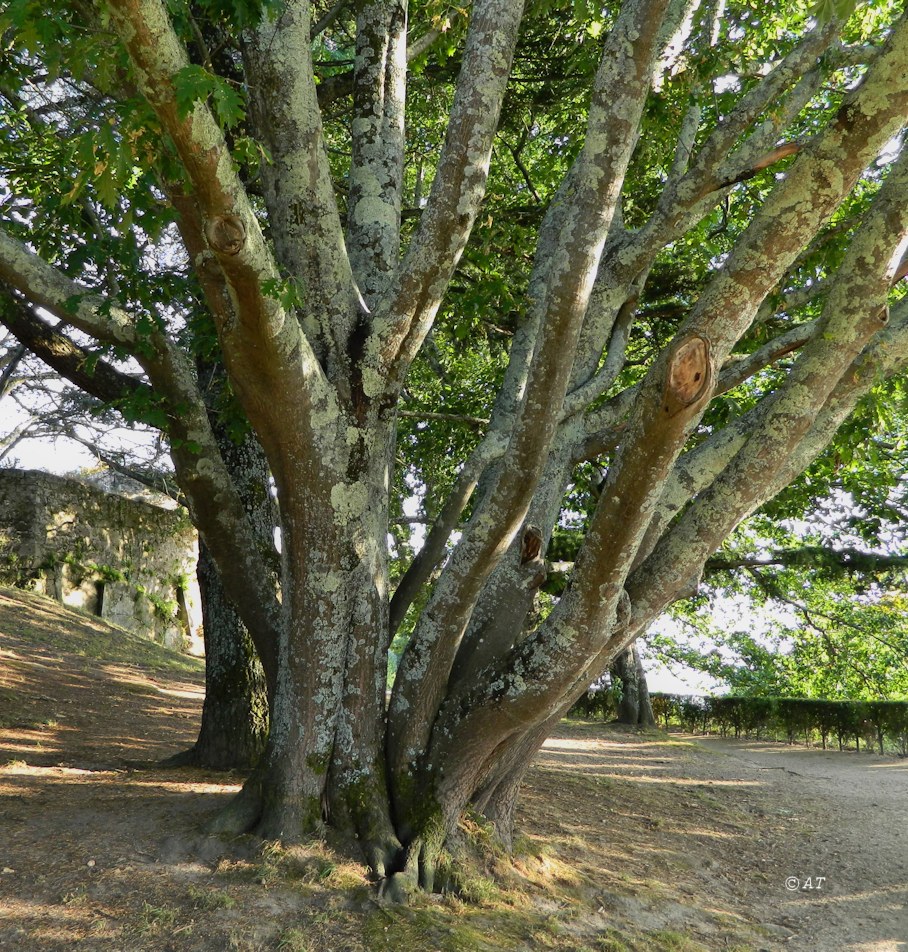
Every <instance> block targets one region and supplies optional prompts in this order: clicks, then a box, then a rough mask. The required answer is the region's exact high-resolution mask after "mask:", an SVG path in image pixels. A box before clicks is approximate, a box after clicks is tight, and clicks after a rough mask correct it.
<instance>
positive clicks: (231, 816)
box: [205, 779, 264, 835]
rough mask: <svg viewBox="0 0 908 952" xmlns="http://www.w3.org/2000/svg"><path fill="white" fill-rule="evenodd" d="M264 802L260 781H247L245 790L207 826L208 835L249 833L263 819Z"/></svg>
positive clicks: (244, 786)
mask: <svg viewBox="0 0 908 952" xmlns="http://www.w3.org/2000/svg"><path fill="white" fill-rule="evenodd" d="M263 805H264V800H263V796H262V785H261V782H260V781H254V780H252V779H250V780H248V781H246V783H245V784H244V785H243V789H242V790H240V792H239V793H238V794H237V795H236V796H235V797H234V798H233V799H232V800H231V801H230V803H228V804H227V806H226V807H224V809H223V810H220V811H219V812H218V813H217V814H215V816H214V817H213V818H212V819H211V821H210V822H209V823H208V824H207V825H206V827H205V831H206V832H207V833H213V834H214V833H220V834H224V833H226V834H228V835H238V834H240V833H248V832H249V831H250V830H251V829H252V828H253V827H254V826H255V825H256V824H257V823H258V822H259V820H260V819H261V816H262V808H263Z"/></svg>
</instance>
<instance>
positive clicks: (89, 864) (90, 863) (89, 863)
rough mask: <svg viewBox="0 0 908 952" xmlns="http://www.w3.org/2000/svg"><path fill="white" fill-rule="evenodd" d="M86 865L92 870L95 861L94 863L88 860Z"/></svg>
mask: <svg viewBox="0 0 908 952" xmlns="http://www.w3.org/2000/svg"><path fill="white" fill-rule="evenodd" d="M86 865H87V866H88V867H89V868H91V869H94V866H95V861H94V860H93V859H90V860H89V861H88V862H87V863H86Z"/></svg>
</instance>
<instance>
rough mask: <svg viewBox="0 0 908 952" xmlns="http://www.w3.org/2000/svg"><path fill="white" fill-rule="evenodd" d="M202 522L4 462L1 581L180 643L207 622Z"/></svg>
mask: <svg viewBox="0 0 908 952" xmlns="http://www.w3.org/2000/svg"><path fill="white" fill-rule="evenodd" d="M196 558H197V543H196V535H195V531H194V529H193V528H192V526H191V525H190V523H189V521H188V519H187V518H186V516H185V514H184V513H183V511H182V510H180V509H173V510H168V509H164V508H161V507H160V506H156V505H151V504H150V503H148V502H143V501H140V500H136V499H130V498H126V497H125V496H121V495H115V494H112V493H108V492H105V491H103V490H101V489H97V488H95V487H94V486H90V485H87V484H85V483H82V482H79V481H76V480H73V479H66V478H64V477H61V476H53V475H50V474H49V473H42V472H38V471H33V470H13V469H5V470H0V581H2V582H4V583H5V584H8V585H17V586H19V587H20V588H28V589H30V590H32V591H36V592H40V593H42V594H45V595H49V596H51V597H52V598H55V599H56V600H57V601H59V602H62V603H63V604H65V605H70V606H72V607H74V608H80V609H82V610H84V611H88V612H91V613H92V614H95V615H99V616H100V617H101V618H105V619H107V620H108V621H111V622H113V623H115V624H117V625H121V626H122V627H124V628H128V629H130V630H132V631H135V632H137V633H138V634H142V635H145V636H147V637H150V638H154V640H156V641H159V642H161V643H163V644H166V645H168V646H170V647H173V648H179V649H183V648H186V647H188V646H189V641H190V638H191V637H192V636H193V635H195V634H196V633H197V629H198V627H199V623H200V619H199V610H198V604H199V600H198V589H197V585H196V579H195V569H196Z"/></svg>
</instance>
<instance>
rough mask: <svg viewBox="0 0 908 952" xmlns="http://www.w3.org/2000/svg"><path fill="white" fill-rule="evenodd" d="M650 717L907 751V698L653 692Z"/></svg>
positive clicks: (693, 726)
mask: <svg viewBox="0 0 908 952" xmlns="http://www.w3.org/2000/svg"><path fill="white" fill-rule="evenodd" d="M652 702H653V712H654V713H655V715H656V719H657V720H658V721H659V722H661V723H662V724H664V726H665V728H666V729H668V728H669V726H671V725H672V724H674V725H680V726H681V727H683V728H684V729H685V730H689V731H699V732H701V733H710V732H714V731H715V732H719V733H721V734H722V736H723V737H724V736H726V735H727V734H729V733H732V734H734V736H735V737H740V736H750V737H774V738H779V737H782V738H784V739H786V740H787V741H788V743H793V742H794V741H795V740H796V739H800V738H803V739H805V740H806V741H808V742H809V741H811V740H813V739H818V740H819V741H820V742H821V744H822V746H823V749H824V750H825V749H826V745H827V742H828V740H829V738H830V737H833V738H835V739H836V741H837V743H838V746H839V750H842V749H843V747H844V745H845V744H846V743H850V742H854V743H855V744H856V745H857V747H858V749H860V746H861V743H862V742H863V743H864V744H865V746H866V747H868V748H872V747H873V746H874V745H876V746H877V748H878V749H879V752H880V753H881V754H883V753H885V752H887V751H892V750H895V751H896V752H898V753H899V754H901V755H902V756H905V755H906V752H908V702H906V701H826V700H806V699H804V698H786V697H775V698H768V697H767V698H751V697H735V696H727V697H693V696H689V695H681V694H653V695H652Z"/></svg>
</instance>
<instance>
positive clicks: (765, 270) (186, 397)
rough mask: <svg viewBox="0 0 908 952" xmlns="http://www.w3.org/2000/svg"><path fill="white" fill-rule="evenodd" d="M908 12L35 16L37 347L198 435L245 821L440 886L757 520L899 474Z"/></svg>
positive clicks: (718, 3) (23, 23)
mask: <svg viewBox="0 0 908 952" xmlns="http://www.w3.org/2000/svg"><path fill="white" fill-rule="evenodd" d="M898 6H899V5H898V4H896V3H894V2H885V0H879V2H868V3H859V4H855V3H854V2H843V0H824V2H822V3H820V4H817V5H810V4H807V3H803V2H799V3H791V2H774V0H766V2H762V3H760V4H755V3H752V2H744V0H740V2H736V0H727V2H725V0H705V2H704V0H624V2H623V3H617V2H615V3H611V2H608V3H602V4H601V5H596V4H588V3H585V2H579V3H576V4H574V6H573V7H572V8H571V9H570V10H565V9H564V8H562V7H559V6H557V5H550V4H547V3H538V4H530V5H528V6H527V7H526V9H524V4H523V3H522V0H477V2H476V3H474V4H472V5H471V6H470V7H468V8H466V9H460V8H448V7H447V6H446V5H438V4H434V3H431V2H430V3H414V4H412V5H410V6H409V8H408V6H407V4H406V2H405V0H359V2H353V3H344V2H339V3H337V4H335V5H333V6H331V7H330V8H325V7H321V6H319V5H313V4H311V3H308V2H304V0H267V2H257V0H234V2H233V3H230V4H221V3H210V2H186V0H170V2H167V3H165V2H163V0H111V2H108V3H106V4H104V3H101V4H98V5H97V6H94V5H90V4H87V3H82V2H79V0H73V2H65V0H63V2H58V3H55V4H54V12H55V16H52V17H51V16H47V10H46V5H39V4H37V3H34V2H32V0H14V2H11V3H8V4H7V5H6V8H5V11H4V13H3V14H2V21H0V26H2V31H3V34H2V35H3V38H4V47H3V52H2V60H0V103H2V108H3V118H4V123H3V131H2V136H0V182H2V189H3V192H2V199H3V202H2V220H0V290H2V295H0V321H2V322H3V324H4V325H5V326H6V327H7V328H8V329H9V330H10V331H11V332H12V333H13V334H14V335H15V336H16V338H17V339H18V340H19V341H21V342H22V344H23V345H25V347H27V348H29V349H30V350H32V351H33V352H34V353H35V354H37V355H38V356H39V357H40V358H41V359H42V360H44V361H46V362H47V364H49V365H50V366H51V367H54V368H55V369H56V370H57V371H59V372H60V373H61V374H62V375H64V376H65V377H67V378H69V379H70V380H72V381H73V382H74V383H75V384H76V386H77V387H79V388H81V389H83V390H85V391H86V392H88V393H89V394H91V395H93V396H94V397H95V398H96V399H97V400H100V401H102V402H103V405H104V407H106V408H113V409H115V410H116V411H118V412H119V413H121V414H122V415H123V416H124V417H125V418H126V419H131V420H135V421H141V422H142V423H144V424H147V425H150V426H153V427H156V428H158V429H160V431H161V432H162V434H163V436H164V438H165V439H166V442H167V446H168V448H169V452H170V456H171V460H172V463H173V468H174V478H175V480H176V482H177V483H178V485H179V488H180V491H181V493H182V495H183V497H184V498H185V500H186V502H187V505H188V507H189V509H190V512H191V514H192V517H193V520H194V522H195V524H196V525H197V527H198V529H199V531H200V533H201V535H202V537H203V539H204V541H205V544H206V547H207V549H208V550H209V551H210V553H211V556H212V557H213V559H214V562H215V563H216V565H217V568H218V572H219V574H220V576H221V578H222V579H223V582H224V585H225V589H226V591H227V592H228V593H229V596H230V598H231V599H232V601H233V603H234V605H235V607H236V609H237V611H238V613H239V615H240V617H241V618H242V620H243V622H244V623H245V625H246V627H247V629H248V631H249V633H250V635H251V637H252V639H253V641H254V643H255V646H256V649H257V651H258V653H259V655H260V657H261V660H262V663H263V665H264V669H265V674H266V680H267V682H268V690H269V699H270V709H271V730H270V735H269V739H268V745H267V749H266V752H265V755H264V757H263V759H262V762H261V764H260V765H259V767H258V768H257V769H256V770H255V771H254V772H253V774H252V775H251V777H250V779H249V780H248V782H247V783H246V785H245V787H244V789H243V792H242V793H241V794H240V795H239V796H238V798H237V800H236V801H235V802H234V803H233V804H232V806H231V807H230V808H229V809H228V810H227V811H226V812H225V813H224V814H223V815H222V817H221V818H220V819H219V820H218V821H217V822H218V823H219V824H220V825H221V827H222V828H227V829H243V830H245V829H251V828H256V829H258V830H259V831H260V832H262V833H263V834H265V835H281V836H284V837H288V838H292V837H294V836H297V835H299V834H300V833H301V832H303V831H305V830H309V829H312V828H319V826H320V824H321V823H322V822H323V821H324V820H326V819H327V820H328V821H330V822H331V823H332V824H333V825H335V826H337V827H338V828H340V829H344V830H348V831H350V832H351V833H354V834H355V835H356V837H357V838H358V839H359V842H360V844H361V845H362V847H363V849H364V851H365V854H366V856H367V858H368V860H369V862H370V863H371V865H372V867H373V869H374V870H375V872H376V875H377V876H378V877H380V878H382V880H383V882H384V883H386V884H387V885H388V888H390V889H391V890H392V892H394V893H396V892H397V891H398V890H404V891H405V890H406V889H407V888H409V887H410V885H412V884H413V883H414V882H417V881H418V882H420V883H421V884H422V885H423V886H426V887H431V885H432V881H433V869H434V857H435V856H436V855H437V851H438V849H439V847H440V844H441V843H442V842H443V841H444V840H445V838H446V837H447V835H448V834H449V833H450V831H451V829H452V828H453V826H454V824H456V822H457V819H458V817H459V816H460V815H461V813H462V811H463V810H464V809H465V808H466V807H467V806H468V805H469V804H472V805H473V806H474V807H475V808H476V809H478V810H479V811H480V812H482V813H484V814H485V816H487V817H488V818H489V819H490V820H491V821H492V822H493V823H494V824H495V825H496V828H497V829H498V831H499V833H500V834H501V835H502V836H503V837H504V838H505V839H508V838H509V836H510V830H511V824H512V821H513V806H514V800H515V797H516V794H517V790H518V788H519V783H520V778H521V776H522V773H523V770H524V769H525V767H526V764H527V763H528V761H529V759H530V758H531V757H532V755H533V753H534V752H535V750H536V749H537V748H538V746H539V744H540V743H541V742H542V740H543V739H544V738H545V736H546V734H547V732H548V731H549V730H550V729H551V727H552V725H553V724H554V723H555V722H556V721H557V719H558V718H559V717H560V716H561V715H562V713H563V712H564V711H565V710H567V709H568V708H569V707H570V705H571V704H572V702H573V701H574V700H575V699H576V697H577V696H578V695H579V694H580V693H581V692H582V691H583V690H585V688H586V687H587V685H588V684H590V683H591V682H592V681H594V680H595V679H596V678H598V677H599V676H600V675H601V674H602V673H603V672H604V671H605V670H606V669H607V668H608V666H609V664H610V663H611V661H612V660H613V659H614V658H615V657H616V656H617V655H618V654H619V653H621V652H622V651H623V650H624V649H625V648H626V647H627V646H628V645H629V644H630V643H631V642H633V640H634V639H635V638H637V637H638V636H639V635H640V634H642V633H643V632H645V631H646V630H647V628H648V627H649V626H650V624H651V623H652V622H653V620H654V619H656V618H657V617H658V616H659V615H660V614H661V613H662V612H663V611H665V610H666V609H667V608H668V607H669V606H671V605H672V604H673V603H675V602H676V601H677V600H679V599H682V598H685V597H687V596H689V595H690V594H692V593H693V592H695V591H696V589H697V587H698V584H699V581H700V579H701V577H702V574H703V572H704V569H705V568H708V567H709V563H708V560H709V559H710V558H711V557H714V555H715V553H717V551H718V550H719V549H720V548H721V547H722V546H723V543H724V542H725V541H726V540H727V539H729V537H731V536H732V534H733V533H734V532H735V530H736V527H738V526H739V525H741V524H742V522H743V521H744V520H745V519H747V518H748V517H749V516H751V515H752V514H753V513H755V512H757V511H759V510H761V507H764V506H766V505H767V504H768V503H770V501H771V500H773V499H777V502H776V503H774V504H773V505H775V506H776V507H777V508H776V509H775V510H773V509H772V508H770V509H765V510H763V512H764V513H765V518H766V519H767V520H769V522H773V521H778V520H779V518H781V516H780V514H781V513H782V512H783V511H784V507H785V505H786V500H788V505H791V506H795V503H794V502H793V500H795V499H796V498H800V503H799V504H798V505H800V512H802V513H803V512H804V511H805V509H807V508H808V503H807V500H813V499H814V498H818V497H819V496H820V495H822V494H825V493H827V492H828V491H829V490H831V489H833V488H835V487H836V484H837V483H841V484H842V485H844V486H845V487H846V489H848V490H849V491H852V492H854V491H855V487H856V486H857V482H855V483H854V484H853V485H852V484H850V483H849V480H850V476H849V472H850V470H849V467H850V466H852V468H853V466H856V465H857V464H853V461H854V460H855V459H858V458H860V459H865V460H867V466H866V467H865V469H866V468H870V467H871V466H872V460H873V458H874V454H876V458H881V457H882V456H886V454H890V455H891V456H892V457H893V458H895V457H896V456H898V453H893V452H892V450H891V447H892V446H896V447H898V448H901V447H902V446H903V443H902V442H901V436H900V435H899V433H898V432H897V431H898V427H899V424H898V423H896V422H895V421H896V420H898V419H900V418H901V417H900V413H901V408H902V405H903V401H904V396H903V394H904V382H903V377H902V374H903V372H904V369H905V366H906V364H908V346H906V345H908V307H906V303H905V299H904V282H902V279H903V278H904V276H905V274H906V259H905V249H906V246H908V214H906V208H908V202H906V196H908V151H905V150H904V149H903V148H902V144H903V137H904V132H905V124H906V119H908V86H906V84H905V82H904V77H905V74H906V67H908V18H906V15H905V14H904V13H903V12H900V11H899V9H898ZM849 421H851V422H849ZM837 434H838V436H837ZM244 442H245V443H247V444H255V448H254V449H255V452H256V453H257V452H258V451H259V448H260V451H261V453H263V454H264V457H263V458H264V460H265V461H266V462H267V467H266V468H265V467H263V468H262V469H257V468H255V467H253V466H251V465H246V464H245V463H242V462H240V463H239V464H238V463H237V460H236V459H235V458H232V457H233V454H232V453H231V451H230V449H229V447H230V445H231V444H233V445H239V444H242V443H244ZM830 446H834V447H835V449H834V450H828V451H827V448H828V447H830ZM899 452H901V450H900V449H899ZM824 453H826V454H827V455H825V456H824ZM849 453H850V454H851V457H850V461H849V459H848V454H849ZM829 454H832V455H829ZM244 458H246V457H244ZM858 468H859V467H858ZM266 469H267V473H268V475H267V476H265V475H260V477H259V478H258V496H259V499H260V501H261V499H262V498H266V499H267V498H268V497H269V492H270V490H269V481H270V480H273V485H274V487H275V492H276V500H277V507H278V510H279V512H278V514H277V516H273V515H272V513H271V507H270V506H267V505H259V506H258V508H257V507H256V506H255V505H254V504H252V503H251V500H252V499H253V497H254V496H255V491H254V490H255V487H250V486H249V485H248V482H249V480H248V476H247V479H246V483H247V485H245V486H243V485H241V483H242V481H243V480H242V474H243V472H246V473H247V474H248V473H249V472H252V471H255V472H256V473H260V474H262V473H265V472H266ZM805 471H807V472H808V473H809V475H808V476H804V477H802V476H801V474H802V473H805ZM881 472H888V473H890V474H891V476H890V477H888V482H887V479H884V478H882V477H880V478H877V479H875V480H874V481H873V482H872V483H871V485H872V486H873V487H875V488H874V489H873V491H872V492H869V491H868V492H869V495H870V496H872V497H873V499H872V503H873V505H872V506H871V507H869V508H868V509H867V513H871V509H875V511H882V510H883V509H885V508H886V507H887V506H888V507H890V509H891V510H892V511H895V509H893V506H894V502H895V497H894V495H893V494H894V493H896V491H897V490H898V478H899V475H900V474H899V473H898V467H897V466H896V465H892V466H890V467H889V468H888V469H885V468H882V467H881ZM860 485H861V486H863V485H865V483H864V482H863V481H861V482H860ZM789 486H794V487H795V488H793V489H790V490H787V495H786V494H784V493H783V491H785V490H786V487H789ZM780 493H783V495H782V496H779V494H780ZM798 494H800V496H799V497H798ZM410 497H416V498H417V499H418V500H419V507H420V513H419V517H420V518H422V519H424V520H425V521H426V523H427V530H428V531H427V536H426V539H425V544H424V545H423V546H422V548H421V549H420V550H419V552H418V553H414V549H413V548H412V547H411V541H412V540H411V538H410V534H409V532H408V531H407V528H406V527H407V525H408V523H407V522H406V520H405V518H404V511H403V506H404V501H405V500H406V499H408V498H410ZM811 504H812V503H811ZM796 508H797V507H796ZM867 518H868V519H872V514H869V515H868V516H867ZM274 521H276V522H277V524H278V526H279V528H280V560H279V565H278V559H277V554H276V552H275V550H274V544H273V537H274V534H273V532H272V531H271V530H272V529H273V528H274V526H273V524H272V523H273V522H274ZM868 525H869V524H868ZM882 525H883V523H882V522H881V523H880V526H879V527H878V528H880V529H881V528H882ZM868 531H869V530H868ZM739 541H740V537H739ZM550 543H551V545H550ZM559 547H561V548H562V549H566V550H569V551H566V552H565V553H562V552H560V549H559ZM547 550H548V551H549V554H550V556H555V555H564V554H567V555H568V556H569V559H570V561H571V562H572V567H571V571H570V574H569V576H568V577H567V579H566V583H565V584H563V585H561V586H560V587H559V588H557V590H554V591H550V592H549V593H547V594H546V593H544V592H543V593H542V594H540V592H541V589H542V586H543V584H544V581H545V563H544V555H545V553H546V551H547ZM392 556H393V560H392ZM395 636H397V638H396V641H395V642H394V643H393V646H394V649H395V652H397V653H399V663H398V664H397V665H396V668H395V674H394V678H393V688H392V694H391V699H390V703H386V698H385V691H386V676H387V671H388V660H389V652H390V650H391V647H392V639H394V638H395Z"/></svg>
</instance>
